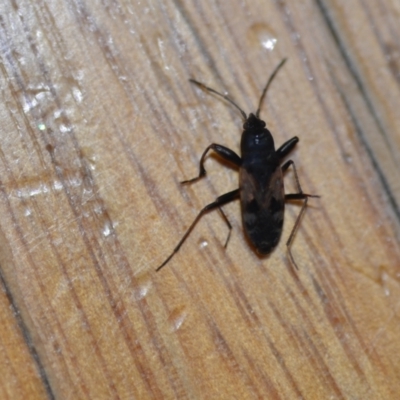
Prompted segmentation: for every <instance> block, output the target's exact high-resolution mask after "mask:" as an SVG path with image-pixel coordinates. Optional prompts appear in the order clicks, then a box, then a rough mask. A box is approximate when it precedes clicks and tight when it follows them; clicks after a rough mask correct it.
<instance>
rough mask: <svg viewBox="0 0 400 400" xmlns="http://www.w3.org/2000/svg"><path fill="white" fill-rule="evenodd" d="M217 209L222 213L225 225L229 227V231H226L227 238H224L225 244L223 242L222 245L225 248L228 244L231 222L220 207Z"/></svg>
mask: <svg viewBox="0 0 400 400" xmlns="http://www.w3.org/2000/svg"><path fill="white" fill-rule="evenodd" d="M218 209H219V212H220V213H221V215H222V218H223V219H224V221H225V222H226V225H228V229H229V231H228V236H227V238H226V240H225V244H224V247H225V249H226V247H227V246H228V242H229V239H230V238H231V232H232V225H231V223H230V222H229V219H228V217H227V216H226V215H225V213H224V212H223V211H222V208H221V207H219V208H218Z"/></svg>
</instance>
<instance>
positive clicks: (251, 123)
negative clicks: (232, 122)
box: [243, 113, 265, 131]
mask: <svg viewBox="0 0 400 400" xmlns="http://www.w3.org/2000/svg"><path fill="white" fill-rule="evenodd" d="M264 127H265V122H264V121H263V120H261V119H260V118H258V117H256V116H255V115H254V114H253V113H251V114H250V115H249V116H248V118H247V119H246V121H244V124H243V129H244V130H245V131H248V130H258V129H263V128H264Z"/></svg>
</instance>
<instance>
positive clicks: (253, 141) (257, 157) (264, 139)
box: [240, 114, 275, 164]
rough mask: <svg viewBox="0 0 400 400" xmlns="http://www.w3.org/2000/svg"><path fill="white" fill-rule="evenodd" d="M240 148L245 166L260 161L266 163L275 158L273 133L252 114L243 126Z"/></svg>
mask: <svg viewBox="0 0 400 400" xmlns="http://www.w3.org/2000/svg"><path fill="white" fill-rule="evenodd" d="M240 148H241V155H242V159H243V163H244V164H247V163H249V162H250V163H254V162H255V163H258V161H260V162H262V163H266V162H268V160H270V159H271V158H272V159H274V158H275V157H274V156H275V145H274V139H273V137H272V135H271V132H270V131H269V130H268V129H267V128H265V122H264V121H263V120H261V119H259V118H258V117H256V116H255V115H254V114H250V115H249V116H248V118H247V119H246V121H245V123H244V124H243V133H242V139H241V144H240ZM272 159H271V161H273V160H272Z"/></svg>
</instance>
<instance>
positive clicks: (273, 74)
mask: <svg viewBox="0 0 400 400" xmlns="http://www.w3.org/2000/svg"><path fill="white" fill-rule="evenodd" d="M286 60H287V58H284V59H283V60H282V61H281V62H280V63H279V64H278V66H277V67H276V68H275V70H274V72H273V73H272V74H271V76H270V77H269V79H268V82H267V84H266V85H265V87H264V90H263V92H262V94H261V97H260V101H259V102H258V108H257V111H256V117H257V118H259V115H260V108H261V104H262V102H263V100H264V97H265V95H266V94H267V90H268V88H269V85H270V84H271V82H272V80H273V79H274V78H275V76H276V74H277V73H278V71H279V70H280V69H281V67H283V64H285V62H286Z"/></svg>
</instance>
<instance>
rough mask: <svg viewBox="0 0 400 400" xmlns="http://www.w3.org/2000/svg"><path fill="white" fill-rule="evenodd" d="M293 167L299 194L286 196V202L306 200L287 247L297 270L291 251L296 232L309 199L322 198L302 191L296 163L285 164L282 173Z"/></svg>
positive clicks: (290, 161) (288, 162)
mask: <svg viewBox="0 0 400 400" xmlns="http://www.w3.org/2000/svg"><path fill="white" fill-rule="evenodd" d="M291 165H293V171H294V176H295V179H296V186H297V190H298V192H297V193H290V194H285V200H304V202H303V205H302V206H301V210H300V213H299V215H298V216H297V218H296V222H295V223H294V226H293V229H292V231H291V232H290V235H289V239H288V240H287V242H286V247H287V250H288V254H289V258H290V261H291V262H292V264H293V265H294V266H295V267H296V269H299V267H298V266H297V264H296V262H295V261H294V258H293V255H292V251H291V246H292V243H293V239H294V236H295V234H296V231H297V229H298V227H299V225H300V221H301V218H302V217H303V215H304V213H305V211H306V208H307V203H308V198H309V197H320V196H318V195H314V194H307V193H303V190H302V189H301V186H300V182H299V177H298V175H297V171H296V166H295V164H294V162H293V161H292V160H289V161H287V162H286V163H285V164H283V166H282V171H283V172H285V171H286V170H287V169H288V168H289V167H290V166H291Z"/></svg>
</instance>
